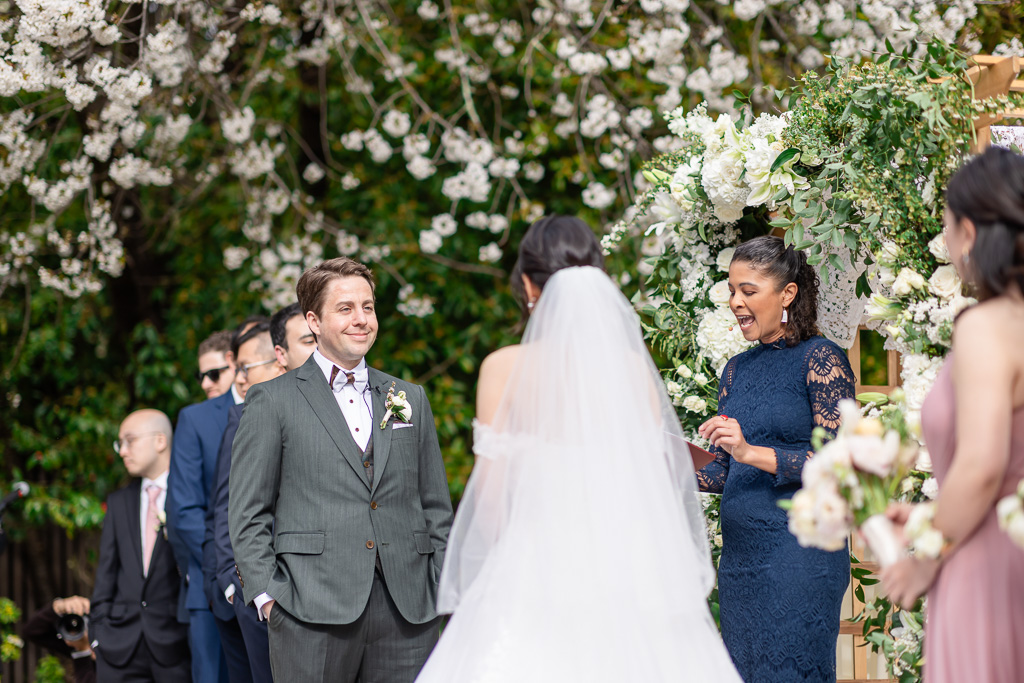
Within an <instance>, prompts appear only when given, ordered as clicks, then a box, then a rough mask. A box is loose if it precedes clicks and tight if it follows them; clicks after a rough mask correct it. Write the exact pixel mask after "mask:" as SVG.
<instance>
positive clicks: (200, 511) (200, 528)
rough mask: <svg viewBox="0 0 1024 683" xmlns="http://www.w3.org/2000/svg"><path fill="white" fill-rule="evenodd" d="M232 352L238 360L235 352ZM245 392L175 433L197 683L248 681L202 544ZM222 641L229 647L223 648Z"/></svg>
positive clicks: (230, 395) (189, 413)
mask: <svg viewBox="0 0 1024 683" xmlns="http://www.w3.org/2000/svg"><path fill="white" fill-rule="evenodd" d="M259 326H262V327H263V329H264V330H267V329H269V323H268V321H267V319H266V317H263V316H258V317H257V316H254V317H250V318H248V319H246V321H245V322H243V323H242V324H241V325H239V326H238V328H236V329H235V331H234V334H233V335H232V344H233V345H236V344H237V340H238V339H239V338H240V337H242V336H243V335H244V334H246V333H247V332H249V331H250V330H251V329H252V328H254V327H259ZM228 353H229V354H231V356H232V358H234V353H232V351H230V350H229V351H228ZM225 356H227V354H225ZM227 372H228V371H227V370H225V371H223V373H227ZM223 373H222V374H223ZM235 375H236V372H235V371H234V369H233V368H232V371H231V372H230V375H229V376H230V378H231V379H232V380H234V379H235ZM243 393H244V392H243V388H240V387H238V385H237V384H234V383H232V384H231V390H225V391H224V393H222V394H221V395H220V396H217V397H215V398H211V399H208V400H206V401H203V402H202V403H196V404H193V405H190V406H188V407H186V408H183V409H182V411H181V412H180V413H178V424H177V426H176V427H175V433H174V436H175V438H174V446H173V449H172V450H173V452H172V455H171V463H170V474H169V476H168V484H167V530H168V534H169V535H168V539H169V540H170V542H171V545H172V546H173V548H174V556H175V558H176V559H177V561H178V566H179V567H180V568H181V575H182V588H181V594H182V596H183V598H182V600H181V602H180V603H179V606H178V619H179V621H181V622H182V623H187V624H188V625H189V629H188V630H189V644H190V645H191V648H192V677H193V680H194V681H195V683H227V681H228V672H229V671H230V672H231V676H230V677H231V679H232V680H244V678H239V675H243V676H244V671H245V670H246V665H247V660H246V657H245V648H244V644H243V643H242V637H241V632H240V631H239V630H238V624H237V622H236V621H235V614H234V610H233V609H231V606H230V605H227V604H223V603H224V601H223V600H221V601H220V602H219V603H218V602H213V603H211V600H210V597H209V596H208V595H207V593H208V588H207V586H206V585H205V584H206V582H205V581H204V572H203V566H204V565H203V559H204V557H203V556H204V544H205V543H206V542H207V540H208V539H207V534H206V516H207V511H208V510H209V508H210V493H211V490H212V486H213V474H214V470H215V469H216V466H217V452H218V450H219V448H220V440H221V437H222V436H223V434H224V429H225V427H227V424H228V409H229V408H230V407H231V406H232V405H235V404H236V403H241V402H242V400H243V398H244V395H243ZM211 540H212V539H211ZM211 549H212V548H211ZM222 642H223V643H227V645H226V646H225V647H223V648H222V647H221V643H222Z"/></svg>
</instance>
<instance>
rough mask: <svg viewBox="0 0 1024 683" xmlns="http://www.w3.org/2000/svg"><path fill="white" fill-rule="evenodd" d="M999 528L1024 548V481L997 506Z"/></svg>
mask: <svg viewBox="0 0 1024 683" xmlns="http://www.w3.org/2000/svg"><path fill="white" fill-rule="evenodd" d="M996 515H997V516H998V518H999V528H1000V529H1002V530H1003V531H1005V532H1006V533H1007V534H1009V536H1010V540H1012V541H1013V542H1014V543H1016V544H1017V545H1018V546H1020V547H1021V548H1024V480H1021V482H1020V484H1018V485H1017V490H1016V491H1015V492H1014V493H1011V494H1010V495H1008V496H1006V497H1005V498H1003V499H1002V500H1000V501H999V502H998V503H997V504H996Z"/></svg>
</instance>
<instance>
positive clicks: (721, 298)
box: [708, 280, 729, 306]
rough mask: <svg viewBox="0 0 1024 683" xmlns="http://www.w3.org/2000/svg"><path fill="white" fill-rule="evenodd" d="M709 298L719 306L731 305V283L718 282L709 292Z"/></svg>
mask: <svg viewBox="0 0 1024 683" xmlns="http://www.w3.org/2000/svg"><path fill="white" fill-rule="evenodd" d="M708 298H709V299H711V301H713V302H714V303H715V304H716V305H718V306H728V305H729V283H728V282H726V281H725V280H722V281H721V282H716V283H715V284H714V286H712V287H711V289H710V290H709V291H708Z"/></svg>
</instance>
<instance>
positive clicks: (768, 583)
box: [697, 337, 855, 683]
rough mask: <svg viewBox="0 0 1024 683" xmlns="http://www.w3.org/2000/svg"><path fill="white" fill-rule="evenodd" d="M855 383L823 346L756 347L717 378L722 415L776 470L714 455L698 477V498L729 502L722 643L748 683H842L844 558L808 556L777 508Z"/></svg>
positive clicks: (817, 341)
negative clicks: (814, 436)
mask: <svg viewBox="0 0 1024 683" xmlns="http://www.w3.org/2000/svg"><path fill="white" fill-rule="evenodd" d="M854 386H855V383H854V376H853V370H852V369H851V368H850V363H849V361H848V359H847V357H846V353H845V352H844V351H843V350H842V349H841V348H839V346H837V345H836V344H834V343H833V342H831V341H829V340H827V339H824V338H822V337H813V338H811V339H808V340H807V341H803V342H799V343H796V344H787V343H786V342H785V340H780V341H778V342H774V343H772V344H761V345H759V346H756V347H754V348H752V349H750V350H749V351H746V352H744V353H741V354H740V355H738V356H735V357H734V358H732V359H730V360H729V362H728V364H726V366H725V370H724V371H723V372H722V379H721V384H720V386H719V403H718V412H719V414H720V415H728V416H729V417H730V418H734V419H736V420H738V421H739V423H740V427H741V428H742V429H743V435H744V437H745V438H746V440H747V443H749V444H751V445H754V446H768V447H771V448H773V449H774V450H775V454H776V461H777V473H776V474H769V473H768V472H765V471H764V470H761V469H758V468H756V467H753V466H751V465H745V464H743V463H739V462H735V461H733V459H732V457H731V456H729V454H728V453H726V452H725V451H723V450H718V451H715V450H714V449H713V450H712V452H715V455H716V458H715V460H714V461H712V462H710V463H708V464H707V465H706V466H705V467H703V468H702V469H701V470H700V471H699V472H698V473H697V477H698V480H699V482H700V487H701V490H704V491H710V492H712V493H721V494H722V507H721V521H722V557H721V562H720V564H719V569H718V589H719V600H720V607H721V619H722V637H723V639H724V640H725V645H726V647H727V648H728V649H729V654H730V655H732V658H733V661H734V662H735V663H736V668H737V669H738V670H739V672H740V675H741V676H742V677H743V680H744V681H746V682H747V683H797V681H835V680H836V640H837V638H838V637H839V609H840V604H841V602H842V599H843V594H844V592H845V591H846V586H847V584H848V582H849V577H850V559H849V554H848V552H847V551H845V550H841V551H837V552H825V551H823V550H816V549H812V548H801V547H800V545H799V544H798V543H797V541H796V537H795V536H793V535H792V534H791V533H790V532H789V529H788V526H787V518H786V512H785V511H784V510H782V509H781V508H780V507H779V506H778V501H780V500H782V499H785V498H790V497H792V495H793V493H794V492H795V491H796V490H797V489H799V488H800V473H801V470H802V468H803V464H804V462H805V461H806V459H807V457H808V456H809V455H810V449H811V443H810V441H811V432H812V431H813V429H814V427H815V426H822V427H825V428H826V429H828V430H831V431H834V430H835V429H836V428H837V427H838V425H839V411H838V404H839V401H840V400H841V399H844V398H852V397H853V394H854Z"/></svg>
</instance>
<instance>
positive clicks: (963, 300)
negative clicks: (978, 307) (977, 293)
mask: <svg viewBox="0 0 1024 683" xmlns="http://www.w3.org/2000/svg"><path fill="white" fill-rule="evenodd" d="M976 303H978V300H977V299H975V298H973V297H970V296H963V295H961V294H956V295H954V296H953V299H952V300H951V301H950V302H949V305H950V307H951V308H952V309H953V315H954V316H957V315H959V314H960V311H962V310H964V309H965V308H967V307H968V306H973V305H974V304H976Z"/></svg>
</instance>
